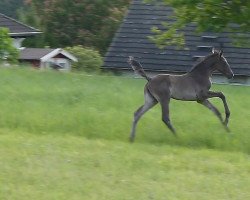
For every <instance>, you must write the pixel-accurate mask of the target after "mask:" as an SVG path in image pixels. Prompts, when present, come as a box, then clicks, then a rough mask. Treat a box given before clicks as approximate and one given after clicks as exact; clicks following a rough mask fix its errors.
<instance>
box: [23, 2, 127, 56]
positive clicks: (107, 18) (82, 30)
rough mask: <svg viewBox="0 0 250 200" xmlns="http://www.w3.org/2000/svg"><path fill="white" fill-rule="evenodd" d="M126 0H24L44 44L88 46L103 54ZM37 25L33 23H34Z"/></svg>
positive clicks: (52, 45)
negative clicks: (33, 13)
mask: <svg viewBox="0 0 250 200" xmlns="http://www.w3.org/2000/svg"><path fill="white" fill-rule="evenodd" d="M129 2H130V0H95V1H93V0H84V1H83V0H82V1H79V0H27V1H26V4H27V5H29V6H30V7H31V8H32V10H34V11H35V12H36V16H38V19H39V20H38V22H39V26H40V27H41V29H42V31H43V32H44V45H47V46H51V47H65V46H74V45H78V44H81V45H84V46H91V47H95V48H96V49H98V50H99V51H100V52H101V53H104V52H105V50H106V49H107V47H108V46H109V44H110V42H111V40H112V37H113V35H114V33H115V31H116V30H117V28H118V26H119V25H120V22H121V20H122V18H123V16H124V13H125V11H126V9H127V6H128V4H129ZM36 22H37V21H36Z"/></svg>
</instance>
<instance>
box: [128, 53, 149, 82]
mask: <svg viewBox="0 0 250 200" xmlns="http://www.w3.org/2000/svg"><path fill="white" fill-rule="evenodd" d="M128 63H129V64H130V65H131V67H132V68H133V70H134V71H135V73H137V74H139V75H141V76H142V77H144V78H146V79H147V81H150V80H151V78H150V77H148V76H147V74H146V73H145V71H144V70H143V68H142V66H141V64H140V63H139V62H138V61H137V60H135V59H134V57H133V56H129V58H128Z"/></svg>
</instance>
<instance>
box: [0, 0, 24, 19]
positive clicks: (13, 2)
mask: <svg viewBox="0 0 250 200" xmlns="http://www.w3.org/2000/svg"><path fill="white" fill-rule="evenodd" d="M22 6H24V0H1V1H0V13H3V14H5V15H7V16H9V17H13V18H16V17H17V15H16V10H17V9H18V8H20V7H22Z"/></svg>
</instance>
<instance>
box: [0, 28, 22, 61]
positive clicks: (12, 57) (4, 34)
mask: <svg viewBox="0 0 250 200" xmlns="http://www.w3.org/2000/svg"><path fill="white" fill-rule="evenodd" d="M18 56H19V55H18V50H17V49H16V48H15V47H14V46H13V45H12V39H11V37H10V36H9V30H8V29H7V28H0V63H1V62H5V61H7V62H9V63H17V59H18Z"/></svg>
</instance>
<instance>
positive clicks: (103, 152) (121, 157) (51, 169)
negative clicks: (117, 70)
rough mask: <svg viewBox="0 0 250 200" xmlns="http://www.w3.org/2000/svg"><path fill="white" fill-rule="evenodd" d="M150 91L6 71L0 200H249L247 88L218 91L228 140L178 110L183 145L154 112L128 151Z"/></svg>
mask: <svg viewBox="0 0 250 200" xmlns="http://www.w3.org/2000/svg"><path fill="white" fill-rule="evenodd" d="M31 83H32V84H31ZM144 84H145V81H144V80H142V79H131V78H121V77H120V78H119V77H113V76H96V75H94V76H89V75H88V76H85V75H84V74H69V73H67V74H64V73H58V72H53V71H34V70H31V69H20V68H19V69H15V68H10V69H0V95H1V98H0V108H1V109H0V154H1V157H0V198H1V199H19V200H22V199H38V200H39V199H46V200H48V199H79V200H80V199H89V200H92V199H110V200H117V199H143V200H144V199H157V200H159V199H164V200H165V199H194V200H195V199H197V200H198V199H199V200H200V199H248V197H249V196H250V193H249V186H250V179H249V175H250V171H249V169H250V157H249V153H250V135H249V128H250V127H249V123H248V119H249V109H250V104H249V102H250V99H249V92H250V91H249V90H250V88H249V87H240V86H224V85H215V86H214V88H213V89H214V90H220V91H223V92H224V93H225V95H226V97H227V99H228V103H229V106H230V108H231V112H232V117H231V121H230V129H231V131H232V132H231V134H228V133H227V132H225V130H224V128H223V127H222V126H221V124H220V123H219V122H218V120H217V118H216V117H215V116H214V115H213V114H212V113H211V112H210V111H209V110H207V109H205V108H203V107H202V106H200V105H198V104H197V103H192V102H181V101H172V102H171V118H172V121H173V124H174V126H175V128H176V130H177V131H178V134H179V137H178V138H175V137H173V136H172V134H171V133H170V131H169V130H168V129H167V128H166V127H165V125H164V124H163V123H162V122H161V116H160V113H161V112H160V108H159V106H156V107H155V108H153V109H152V110H151V111H149V112H148V113H147V114H146V115H145V116H144V118H142V120H141V121H140V122H139V126H138V129H137V137H136V141H135V143H134V144H130V143H129V142H128V135H129V131H130V125H131V121H132V113H133V112H134V110H135V109H136V108H137V107H138V106H139V105H141V103H142V102H143V86H144ZM214 103H215V104H216V106H218V107H219V108H220V110H223V108H222V103H221V102H220V101H219V100H218V101H217V100H214Z"/></svg>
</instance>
